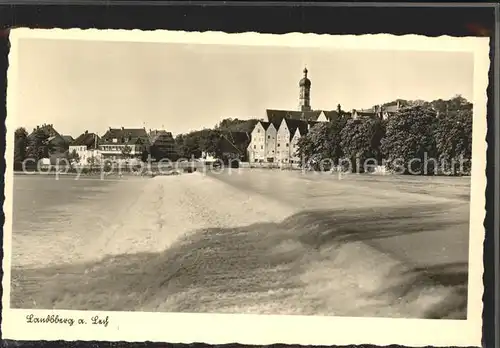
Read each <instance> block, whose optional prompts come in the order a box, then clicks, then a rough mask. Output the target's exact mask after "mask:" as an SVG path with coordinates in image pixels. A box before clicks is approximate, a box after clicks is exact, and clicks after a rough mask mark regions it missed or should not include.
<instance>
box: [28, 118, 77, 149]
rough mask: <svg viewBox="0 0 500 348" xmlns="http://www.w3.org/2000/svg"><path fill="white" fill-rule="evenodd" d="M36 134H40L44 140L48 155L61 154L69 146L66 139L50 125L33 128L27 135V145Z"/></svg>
mask: <svg viewBox="0 0 500 348" xmlns="http://www.w3.org/2000/svg"><path fill="white" fill-rule="evenodd" d="M38 133H42V134H43V136H44V138H45V139H46V140H45V145H47V147H48V154H49V155H53V154H62V153H64V152H66V150H67V149H68V146H69V144H68V143H67V141H66V139H65V138H64V137H63V136H62V135H61V134H59V132H57V131H56V130H55V129H54V125H52V124H43V125H41V126H37V127H36V128H34V129H33V131H32V132H31V133H30V134H29V135H28V138H27V142H28V144H30V142H31V141H32V140H34V138H35V137H36V135H37V134H38ZM28 146H29V145H28Z"/></svg>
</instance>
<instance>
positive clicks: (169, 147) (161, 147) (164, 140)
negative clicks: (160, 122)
mask: <svg viewBox="0 0 500 348" xmlns="http://www.w3.org/2000/svg"><path fill="white" fill-rule="evenodd" d="M148 136H149V144H150V147H149V153H150V155H151V157H152V158H154V159H155V160H157V161H159V160H161V159H163V158H168V159H170V160H175V159H177V157H178V156H179V155H178V152H177V147H176V144H175V139H174V137H173V135H172V133H171V132H167V131H166V130H151V129H150V130H149V134H148Z"/></svg>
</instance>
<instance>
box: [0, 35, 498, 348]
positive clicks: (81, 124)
mask: <svg viewBox="0 0 500 348" xmlns="http://www.w3.org/2000/svg"><path fill="white" fill-rule="evenodd" d="M10 40H11V51H10V55H9V61H10V66H9V70H8V92H7V108H8V112H7V121H6V122H7V131H8V135H7V152H6V155H5V156H6V159H7V164H8V168H7V173H6V179H5V183H6V194H5V195H6V201H5V204H4V207H3V208H4V211H5V214H6V222H5V226H4V244H3V245H4V251H5V257H4V259H3V269H4V272H5V273H4V278H3V288H4V295H3V313H2V314H3V321H2V332H3V337H4V338H6V339H17V340H106V341H163V342H172V343H174V342H177V343H192V342H205V343H209V344H223V343H235V342H236V343H242V344H259V345H266V344H273V343H284V344H304V345H347V344H368V343H371V344H376V345H389V344H400V345H410V346H428V345H433V346H479V345H480V343H481V327H482V320H481V315H482V309H483V304H482V294H483V281H482V275H483V265H482V261H483V259H482V252H483V240H484V228H483V220H484V217H485V189H486V177H485V168H486V141H485V136H486V102H487V97H486V87H487V84H488V75H487V74H488V69H489V65H490V61H489V57H488V52H489V41H488V39H487V38H472V37H471V38H468V37H467V38H453V37H444V36H443V37H438V38H429V37H423V36H412V35H409V36H392V35H385V34H384V35H365V36H330V35H316V34H302V33H290V34H286V35H270V34H259V33H242V34H227V33H220V32H203V33H196V32H189V33H188V32H172V31H149V32H146V31H144V32H143V31H138V30H134V31H125V30H117V31H113V30H79V29H74V30H59V29H57V30H56V29H54V30H30V29H15V30H13V31H11V33H10Z"/></svg>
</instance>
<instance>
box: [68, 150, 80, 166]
mask: <svg viewBox="0 0 500 348" xmlns="http://www.w3.org/2000/svg"><path fill="white" fill-rule="evenodd" d="M67 157H68V161H69V163H70V165H71V166H73V163H80V155H79V154H78V152H76V150H73V151H71V152H70V153H68V156H67Z"/></svg>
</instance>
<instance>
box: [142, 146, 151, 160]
mask: <svg viewBox="0 0 500 348" xmlns="http://www.w3.org/2000/svg"><path fill="white" fill-rule="evenodd" d="M151 150H152V149H151ZM149 155H150V153H149V151H148V150H144V151H142V153H141V161H142V162H147V161H148V159H149Z"/></svg>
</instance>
